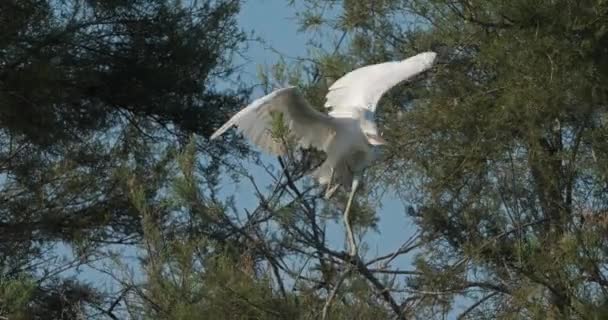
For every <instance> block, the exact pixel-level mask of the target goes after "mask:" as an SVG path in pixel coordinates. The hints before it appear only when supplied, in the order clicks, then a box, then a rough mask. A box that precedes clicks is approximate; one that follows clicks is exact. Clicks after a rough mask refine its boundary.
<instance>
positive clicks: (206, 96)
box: [0, 0, 247, 319]
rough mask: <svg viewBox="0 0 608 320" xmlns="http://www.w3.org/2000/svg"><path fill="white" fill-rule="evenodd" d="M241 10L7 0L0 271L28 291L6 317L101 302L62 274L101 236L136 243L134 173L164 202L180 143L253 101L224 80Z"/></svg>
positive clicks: (54, 314) (1, 91)
mask: <svg viewBox="0 0 608 320" xmlns="http://www.w3.org/2000/svg"><path fill="white" fill-rule="evenodd" d="M238 10H239V2H238V1H231V0H227V1H197V2H196V3H193V4H192V5H185V4H180V2H179V1H114V0H111V1H54V0H49V1H38V0H25V1H22V0H19V1H16V0H7V1H2V3H1V4H0V106H1V108H0V109H1V111H0V163H1V166H0V170H1V172H0V199H1V200H2V203H3V205H2V209H0V279H1V280H0V281H5V280H6V281H10V283H12V284H11V286H13V285H15V286H17V287H19V285H21V286H23V288H24V289H23V290H21V289H20V290H21V291H23V292H25V291H27V293H28V294H29V295H24V296H23V297H26V296H27V297H28V298H24V299H25V300H27V303H26V304H25V305H24V304H23V303H24V301H25V300H24V301H21V300H20V301H21V302H19V301H12V300H11V301H12V302H11V301H9V302H7V303H8V304H5V302H2V303H0V316H4V315H5V314H8V317H9V318H10V319H13V318H14V317H16V318H19V317H21V316H15V313H14V312H17V313H19V314H21V315H22V317H23V318H24V319H29V318H32V319H34V318H35V319H38V318H45V319H50V318H53V319H75V318H82V317H86V315H90V314H92V312H97V311H99V310H96V309H95V307H96V306H97V307H99V306H101V305H104V304H105V302H106V301H105V300H104V299H101V298H95V299H93V298H92V297H96V294H97V293H95V290H94V289H86V288H84V286H83V285H81V284H79V283H77V282H65V281H64V280H61V278H60V277H59V273H60V271H61V270H63V269H64V268H68V267H70V266H72V267H74V266H77V265H79V264H82V263H87V262H88V261H89V260H90V259H96V254H100V252H97V251H96V249H97V248H100V247H101V246H104V245H107V244H135V243H138V242H139V241H140V240H141V237H142V233H143V230H142V226H141V216H140V213H139V211H138V209H137V208H136V207H135V206H133V205H132V203H131V201H130V199H129V198H128V188H127V186H126V185H125V183H124V177H125V173H129V174H134V175H136V176H137V177H138V178H139V179H140V180H141V182H143V183H144V184H145V186H146V190H145V191H144V193H145V198H146V201H150V202H152V201H155V198H156V197H157V195H158V194H159V193H162V192H163V191H162V188H163V187H164V186H166V181H165V179H166V177H167V174H168V168H167V163H168V160H167V158H169V157H170V154H171V152H172V151H171V149H177V148H179V145H180V144H183V143H184V142H185V141H186V139H187V138H188V137H189V136H190V135H192V134H197V135H202V136H206V135H208V134H209V133H210V132H211V131H212V130H213V128H215V127H216V126H217V124H218V123H221V122H222V121H224V120H225V119H226V117H227V112H228V111H232V110H234V109H235V108H237V107H239V106H240V105H242V104H243V103H244V98H245V97H246V94H247V92H246V90H242V89H235V90H220V89H219V88H218V86H217V82H218V81H219V80H222V79H224V80H225V79H229V78H230V77H231V76H232V72H233V71H234V70H233V69H232V67H231V64H230V61H231V58H232V55H233V54H234V53H235V52H236V51H237V50H239V49H240V45H241V44H242V41H243V40H244V36H243V34H242V33H241V32H240V30H239V29H238V27H237V26H236V21H235V15H236V14H237V13H238ZM168 145H172V146H171V148H169V149H168V151H167V146H168ZM242 151H244V149H243V148H242V145H240V144H239V143H236V144H230V145H229V146H228V147H223V148H221V149H219V148H215V147H213V148H209V149H208V153H207V155H208V156H210V157H213V158H215V159H217V158H218V157H220V156H221V155H222V154H223V153H225V152H242ZM164 154H169V155H168V156H163V155H164ZM213 166H217V165H215V164H214V165H213ZM58 241H65V243H66V244H68V245H71V246H72V248H73V249H74V253H75V254H76V255H77V257H76V258H75V261H73V262H72V264H70V263H69V262H65V261H61V260H60V259H58V257H57V256H56V255H57V254H60V253H58V252H57V251H56V250H55V249H53V248H55V247H56V245H57V244H58ZM41 275H42V276H41ZM58 277H59V278H58ZM22 278H25V279H31V280H28V281H25V282H22V281H20V280H18V279H22ZM51 279H57V280H56V281H55V282H53V281H51ZM13 287H14V286H13ZM30 287H31V288H30ZM26 288H30V289H28V290H26ZM94 288H95V287H94ZM85 292H90V293H86V294H85ZM10 295H11V294H8V293H6V296H10ZM4 298H5V297H4V296H3V297H0V301H8V300H4ZM28 299H29V300H28ZM107 301H109V303H108V304H107V305H111V300H110V298H108V300H107ZM13 308H16V309H13ZM11 310H16V311H11ZM101 313H102V314H105V313H104V312H101ZM60 314H61V315H60ZM108 315H109V313H107V314H105V316H108Z"/></svg>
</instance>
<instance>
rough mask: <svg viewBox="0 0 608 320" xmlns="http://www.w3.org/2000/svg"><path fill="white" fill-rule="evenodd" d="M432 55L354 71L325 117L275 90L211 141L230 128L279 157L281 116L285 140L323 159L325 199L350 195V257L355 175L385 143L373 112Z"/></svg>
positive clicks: (337, 87)
mask: <svg viewBox="0 0 608 320" xmlns="http://www.w3.org/2000/svg"><path fill="white" fill-rule="evenodd" d="M436 56H437V54H436V53H435V52H424V53H420V54H417V55H415V56H412V57H409V58H407V59H405V60H402V61H390V62H384V63H379V64H374V65H368V66H364V67H361V68H358V69H355V70H353V71H351V72H349V73H347V74H346V75H344V76H343V77H342V78H340V79H338V80H337V81H336V82H334V83H333V84H332V85H331V87H330V88H329V92H328V93H327V95H326V96H325V98H326V102H325V107H326V108H328V109H330V111H329V113H327V114H325V113H322V112H319V111H317V110H315V109H314V108H313V107H311V106H310V104H309V103H308V101H307V100H306V98H304V96H303V95H302V94H301V93H300V91H299V90H298V89H297V88H296V87H286V88H282V89H277V90H275V91H273V92H271V93H269V94H267V95H266V96H264V97H262V98H259V99H257V100H255V101H253V102H252V103H251V104H249V105H248V106H247V107H245V108H244V109H243V110H241V111H239V112H238V113H237V114H235V115H234V116H233V117H232V118H231V119H230V120H228V121H227V122H226V123H225V124H224V125H223V126H222V127H220V128H219V129H218V130H217V131H216V132H215V133H213V135H211V138H210V139H211V140H213V139H216V138H217V137H219V136H220V135H222V134H223V133H224V132H226V130H228V129H230V128H231V127H233V126H236V127H237V129H238V130H239V131H240V132H241V133H242V134H243V135H244V136H245V137H247V138H248V139H249V140H251V142H253V143H254V144H255V145H257V146H258V147H259V148H261V149H262V150H263V151H265V152H267V153H270V154H273V155H277V156H283V155H285V154H286V152H287V147H286V145H285V139H280V138H278V137H277V135H276V134H275V133H273V127H274V125H273V123H274V121H275V120H274V119H276V117H275V115H277V114H278V115H280V116H279V119H280V120H282V122H283V125H284V127H285V128H286V129H288V130H287V135H288V136H289V138H290V140H292V141H294V142H295V143H296V145H297V146H298V147H301V148H310V147H313V148H316V149H318V150H321V151H324V152H325V153H326V155H327V157H326V159H325V161H324V162H323V164H321V166H320V167H319V168H317V169H316V170H315V171H314V172H313V173H312V176H313V177H314V178H315V179H316V180H317V181H318V182H319V183H320V184H321V185H327V189H326V190H327V191H326V198H329V197H331V195H332V194H333V193H334V192H335V191H336V190H337V188H338V187H339V186H343V187H344V188H348V187H349V186H350V195H349V197H348V202H347V204H346V209H345V211H344V223H345V225H346V229H347V234H348V240H349V247H350V254H351V256H354V255H356V245H355V242H354V236H353V233H352V230H351V227H350V223H349V212H350V207H351V204H352V201H353V197H354V194H355V191H356V190H357V188H358V186H359V179H360V175H361V174H362V171H363V169H365V168H366V167H367V166H368V165H369V164H370V163H372V162H373V160H374V154H375V153H374V148H375V147H376V146H380V145H383V144H385V143H386V142H385V141H384V139H383V138H382V137H381V136H380V134H379V133H378V128H377V127H376V123H375V119H374V118H375V111H376V107H377V104H378V101H379V100H380V98H381V97H382V95H383V94H384V93H386V92H387V91H388V90H389V89H391V88H393V87H394V86H395V85H397V84H399V83H401V82H403V81H406V80H410V79H412V78H413V77H415V76H417V75H418V74H420V73H422V72H424V71H426V70H428V69H430V68H431V67H432V66H433V64H434V61H435V58H436Z"/></svg>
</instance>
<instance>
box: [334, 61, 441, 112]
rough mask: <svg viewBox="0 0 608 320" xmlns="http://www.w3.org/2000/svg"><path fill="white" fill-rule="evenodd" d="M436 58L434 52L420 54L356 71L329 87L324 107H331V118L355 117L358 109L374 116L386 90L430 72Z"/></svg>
mask: <svg viewBox="0 0 608 320" xmlns="http://www.w3.org/2000/svg"><path fill="white" fill-rule="evenodd" d="M436 56H437V54H436V53H435V52H423V53H420V54H417V55H415V56H413V57H410V58H407V59H405V60H402V61H391V62H384V63H379V64H374V65H369V66H365V67H361V68H359V69H355V70H353V71H351V72H349V73H347V74H346V75H344V76H343V77H342V78H340V79H338V80H337V81H336V82H334V83H333V84H332V85H331V87H330V88H329V92H328V93H327V96H326V102H325V107H326V108H331V109H332V110H331V112H330V115H333V116H335V117H349V116H355V114H354V112H358V111H360V109H364V110H367V111H370V112H372V113H373V112H375V111H376V105H377V104H378V101H379V100H380V98H381V97H382V95H383V94H384V93H385V92H386V91H388V90H389V89H391V88H392V87H394V86H395V85H397V84H398V83H400V82H402V81H405V80H408V79H411V78H412V77H414V76H416V75H418V74H420V73H421V72H423V71H425V70H427V69H429V68H430V67H431V66H432V65H433V63H434V61H435V58H436Z"/></svg>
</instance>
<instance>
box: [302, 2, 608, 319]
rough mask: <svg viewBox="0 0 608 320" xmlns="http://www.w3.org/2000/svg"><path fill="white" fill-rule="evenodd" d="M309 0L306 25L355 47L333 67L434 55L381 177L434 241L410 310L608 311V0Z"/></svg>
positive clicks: (427, 241)
mask: <svg viewBox="0 0 608 320" xmlns="http://www.w3.org/2000/svg"><path fill="white" fill-rule="evenodd" d="M301 2H306V3H308V4H309V6H308V8H311V9H310V11H309V12H307V13H306V14H303V15H302V17H303V20H302V22H303V26H304V27H305V28H309V29H312V28H321V29H322V28H327V30H338V31H339V32H342V33H343V37H344V38H345V40H342V41H343V42H344V43H346V44H347V45H343V46H342V48H341V49H340V50H337V51H335V52H329V53H328V54H327V55H323V56H322V57H320V58H319V61H320V62H321V63H320V64H319V66H320V67H319V68H320V70H319V71H318V72H319V73H320V74H322V75H325V76H329V77H331V78H335V69H332V66H333V67H334V68H335V66H338V67H340V68H341V65H340V64H336V63H335V61H338V60H339V61H342V62H345V61H346V62H351V65H350V66H349V67H348V68H353V67H354V66H358V65H363V64H368V63H376V62H381V61H385V60H393V59H395V60H397V59H402V58H404V57H407V56H409V55H411V54H414V53H417V52H420V51H425V50H434V51H436V52H438V53H439V61H438V64H437V66H436V67H435V68H434V70H433V72H431V74H430V75H428V76H427V78H426V79H425V80H423V81H420V82H417V83H416V84H412V85H410V86H407V87H405V86H404V87H403V89H401V90H398V89H397V90H394V91H395V92H392V93H391V94H389V95H387V97H385V98H384V99H383V101H382V102H381V103H382V106H381V107H380V108H379V109H380V114H379V117H380V121H381V122H382V123H383V127H384V128H383V129H384V132H385V133H386V134H387V140H388V141H389V142H391V143H390V145H389V146H388V147H387V148H388V150H386V152H387V153H388V154H387V159H388V160H387V163H386V164H385V166H383V167H382V169H381V170H379V171H381V172H376V173H377V175H379V176H380V177H382V178H383V181H384V182H385V183H391V184H392V185H393V186H394V187H395V188H397V190H399V191H400V192H401V193H402V195H403V197H405V198H407V199H408V200H409V202H410V203H411V205H412V206H411V209H410V210H409V215H410V216H411V218H412V220H413V221H415V222H416V224H417V225H418V227H419V229H420V232H421V233H422V237H423V241H424V246H423V247H422V250H421V252H420V253H419V254H418V256H417V258H416V261H415V266H416V269H417V271H418V272H420V274H419V275H417V276H409V277H408V278H407V282H406V283H407V284H406V287H405V290H407V291H408V292H410V294H409V295H408V296H406V297H404V298H403V299H402V304H401V305H402V307H403V314H404V315H409V316H412V317H420V318H428V317H435V316H437V317H439V316H440V315H445V314H447V312H449V311H450V310H451V309H452V308H453V306H454V299H455V298H456V297H466V298H467V301H468V302H469V306H470V308H468V309H467V310H466V311H464V312H463V313H462V314H461V315H460V317H461V318H496V317H498V318H516V319H521V318H534V319H546V318H559V319H562V318H568V319H570V318H580V319H587V318H593V317H600V318H601V317H604V316H605V311H604V310H605V301H606V290H607V289H608V288H607V287H606V285H607V284H608V282H606V281H605V279H606V273H605V270H604V269H605V266H606V262H607V261H606V251H605V248H606V242H605V241H606V237H605V234H606V231H605V223H604V221H605V212H606V206H607V204H608V203H607V202H606V200H607V199H606V192H605V191H606V166H607V165H608V160H607V159H608V157H607V155H606V153H605V150H606V143H607V139H606V137H607V135H606V133H607V131H606V130H607V127H606V123H605V117H606V108H605V105H606V96H607V93H608V91H607V88H608V87H607V83H608V82H606V77H607V76H608V69H607V68H606V66H607V65H608V64H607V63H608V58H607V57H608V55H607V53H608V52H607V50H608V49H607V48H608V46H607V44H608V33H607V32H606V31H607V30H608V29H607V27H606V26H607V22H608V20H606V19H607V18H606V17H607V13H608V2H606V1H577V2H574V1H565V0H564V1H524V0H522V1H517V0H516V1H483V2H482V1H478V2H473V1H441V0H440V1H431V0H414V1H399V0H394V1H393V0H387V1H369V2H365V1H346V0H345V1H334V2H332V3H331V6H332V7H331V8H333V10H329V9H328V7H327V6H322V5H321V2H319V1H314V0H311V1H301ZM325 12H337V14H336V16H337V17H336V16H333V17H329V16H324V15H323V13H325ZM323 61H332V62H334V63H332V64H329V65H327V64H325V65H324V64H323V63H322V62H323ZM391 145H392V146H391ZM397 291H398V288H396V290H395V291H394V292H395V295H396V292H397Z"/></svg>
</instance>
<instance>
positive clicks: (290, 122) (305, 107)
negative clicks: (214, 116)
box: [211, 87, 335, 155]
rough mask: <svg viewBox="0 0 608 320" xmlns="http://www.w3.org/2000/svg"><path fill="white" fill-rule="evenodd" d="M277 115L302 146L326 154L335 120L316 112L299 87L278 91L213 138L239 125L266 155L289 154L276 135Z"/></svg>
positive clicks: (249, 108)
mask: <svg viewBox="0 0 608 320" xmlns="http://www.w3.org/2000/svg"><path fill="white" fill-rule="evenodd" d="M273 113H276V114H278V115H280V116H281V118H282V119H283V123H284V124H285V126H286V128H288V129H289V133H290V135H291V136H292V137H293V138H294V140H295V141H296V143H297V144H298V145H299V146H300V147H304V148H307V147H314V148H317V149H319V150H322V151H326V149H327V145H328V143H329V142H330V140H331V137H332V136H333V135H334V134H335V125H334V122H333V121H332V120H333V119H332V118H331V117H329V116H327V115H326V114H324V113H321V112H319V111H317V110H315V109H313V108H312V107H311V106H310V105H309V104H308V101H306V98H304V97H303V96H302V94H301V93H300V92H299V91H298V89H297V88H295V87H287V88H282V89H278V90H275V91H273V92H271V93H269V94H268V95H266V96H264V97H262V98H259V99H257V100H255V101H253V102H252V103H251V104H249V105H248V106H247V107H245V108H244V109H243V110H241V111H239V112H238V113H237V114H235V115H234V116H233V117H232V118H231V119H230V120H228V122H226V123H225V124H224V125H223V126H222V127H221V128H219V129H218V130H217V131H216V132H215V133H213V135H211V139H212V140H213V139H215V138H217V137H218V136H220V135H221V134H222V133H224V132H226V130H228V129H230V128H231V127H232V126H236V127H237V128H238V130H239V131H240V132H241V133H243V135H244V136H246V137H247V138H248V139H249V140H251V142H253V143H254V144H255V145H257V146H258V147H260V148H261V149H262V150H264V151H265V152H268V153H271V154H274V155H283V154H285V151H286V150H285V145H284V143H283V142H282V141H280V140H279V139H277V138H276V137H274V136H273V134H272V129H273V128H272V127H273Z"/></svg>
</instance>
